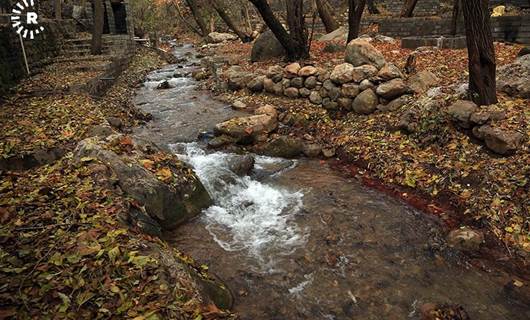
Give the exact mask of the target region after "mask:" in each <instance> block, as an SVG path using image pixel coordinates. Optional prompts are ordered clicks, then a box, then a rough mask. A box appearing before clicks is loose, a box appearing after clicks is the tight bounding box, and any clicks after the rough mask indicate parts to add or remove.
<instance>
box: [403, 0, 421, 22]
mask: <svg viewBox="0 0 530 320" xmlns="http://www.w3.org/2000/svg"><path fill="white" fill-rule="evenodd" d="M417 3H418V0H405V3H404V4H403V9H402V10H401V17H403V18H410V17H412V13H413V12H414V8H416V4H417Z"/></svg>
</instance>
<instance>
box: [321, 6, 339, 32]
mask: <svg viewBox="0 0 530 320" xmlns="http://www.w3.org/2000/svg"><path fill="white" fill-rule="evenodd" d="M316 5H317V10H318V15H319V16H320V19H322V23H323V24H324V28H326V33H330V32H332V31H335V30H337V29H338V28H339V24H338V23H337V20H335V18H334V17H333V15H332V14H331V10H330V5H329V3H328V2H327V0H316Z"/></svg>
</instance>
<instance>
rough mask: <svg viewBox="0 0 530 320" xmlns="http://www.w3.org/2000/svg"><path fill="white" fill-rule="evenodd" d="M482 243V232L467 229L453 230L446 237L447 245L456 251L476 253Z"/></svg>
mask: <svg viewBox="0 0 530 320" xmlns="http://www.w3.org/2000/svg"><path fill="white" fill-rule="evenodd" d="M483 242H484V235H483V234H482V232H480V231H477V230H473V229H471V228H469V227H462V228H460V229H456V230H453V231H451V232H450V233H449V235H448V236H447V243H448V244H449V245H450V246H451V247H453V248H456V249H458V250H464V251H476V250H478V249H480V246H481V245H482V243H483Z"/></svg>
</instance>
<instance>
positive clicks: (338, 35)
mask: <svg viewBox="0 0 530 320" xmlns="http://www.w3.org/2000/svg"><path fill="white" fill-rule="evenodd" d="M347 39H348V29H347V28H346V27H339V28H338V29H336V30H334V31H332V32H330V33H328V34H325V35H323V36H322V37H320V39H319V40H320V41H336V40H343V41H345V40H347Z"/></svg>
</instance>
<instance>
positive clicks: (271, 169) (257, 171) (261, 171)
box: [252, 159, 295, 181]
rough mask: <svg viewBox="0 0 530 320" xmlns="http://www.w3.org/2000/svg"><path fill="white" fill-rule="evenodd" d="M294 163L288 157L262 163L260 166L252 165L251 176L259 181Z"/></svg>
mask: <svg viewBox="0 0 530 320" xmlns="http://www.w3.org/2000/svg"><path fill="white" fill-rule="evenodd" d="M294 164H295V162H294V161H293V160H288V159H281V160H279V161H273V162H268V163H264V164H261V165H260V166H255V167H254V170H253V172H252V178H253V179H256V180H258V181H260V180H263V179H264V178H266V177H269V176H272V175H274V174H277V173H279V172H282V171H283V170H286V169H287V168H290V167H292V166H293V165H294Z"/></svg>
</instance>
